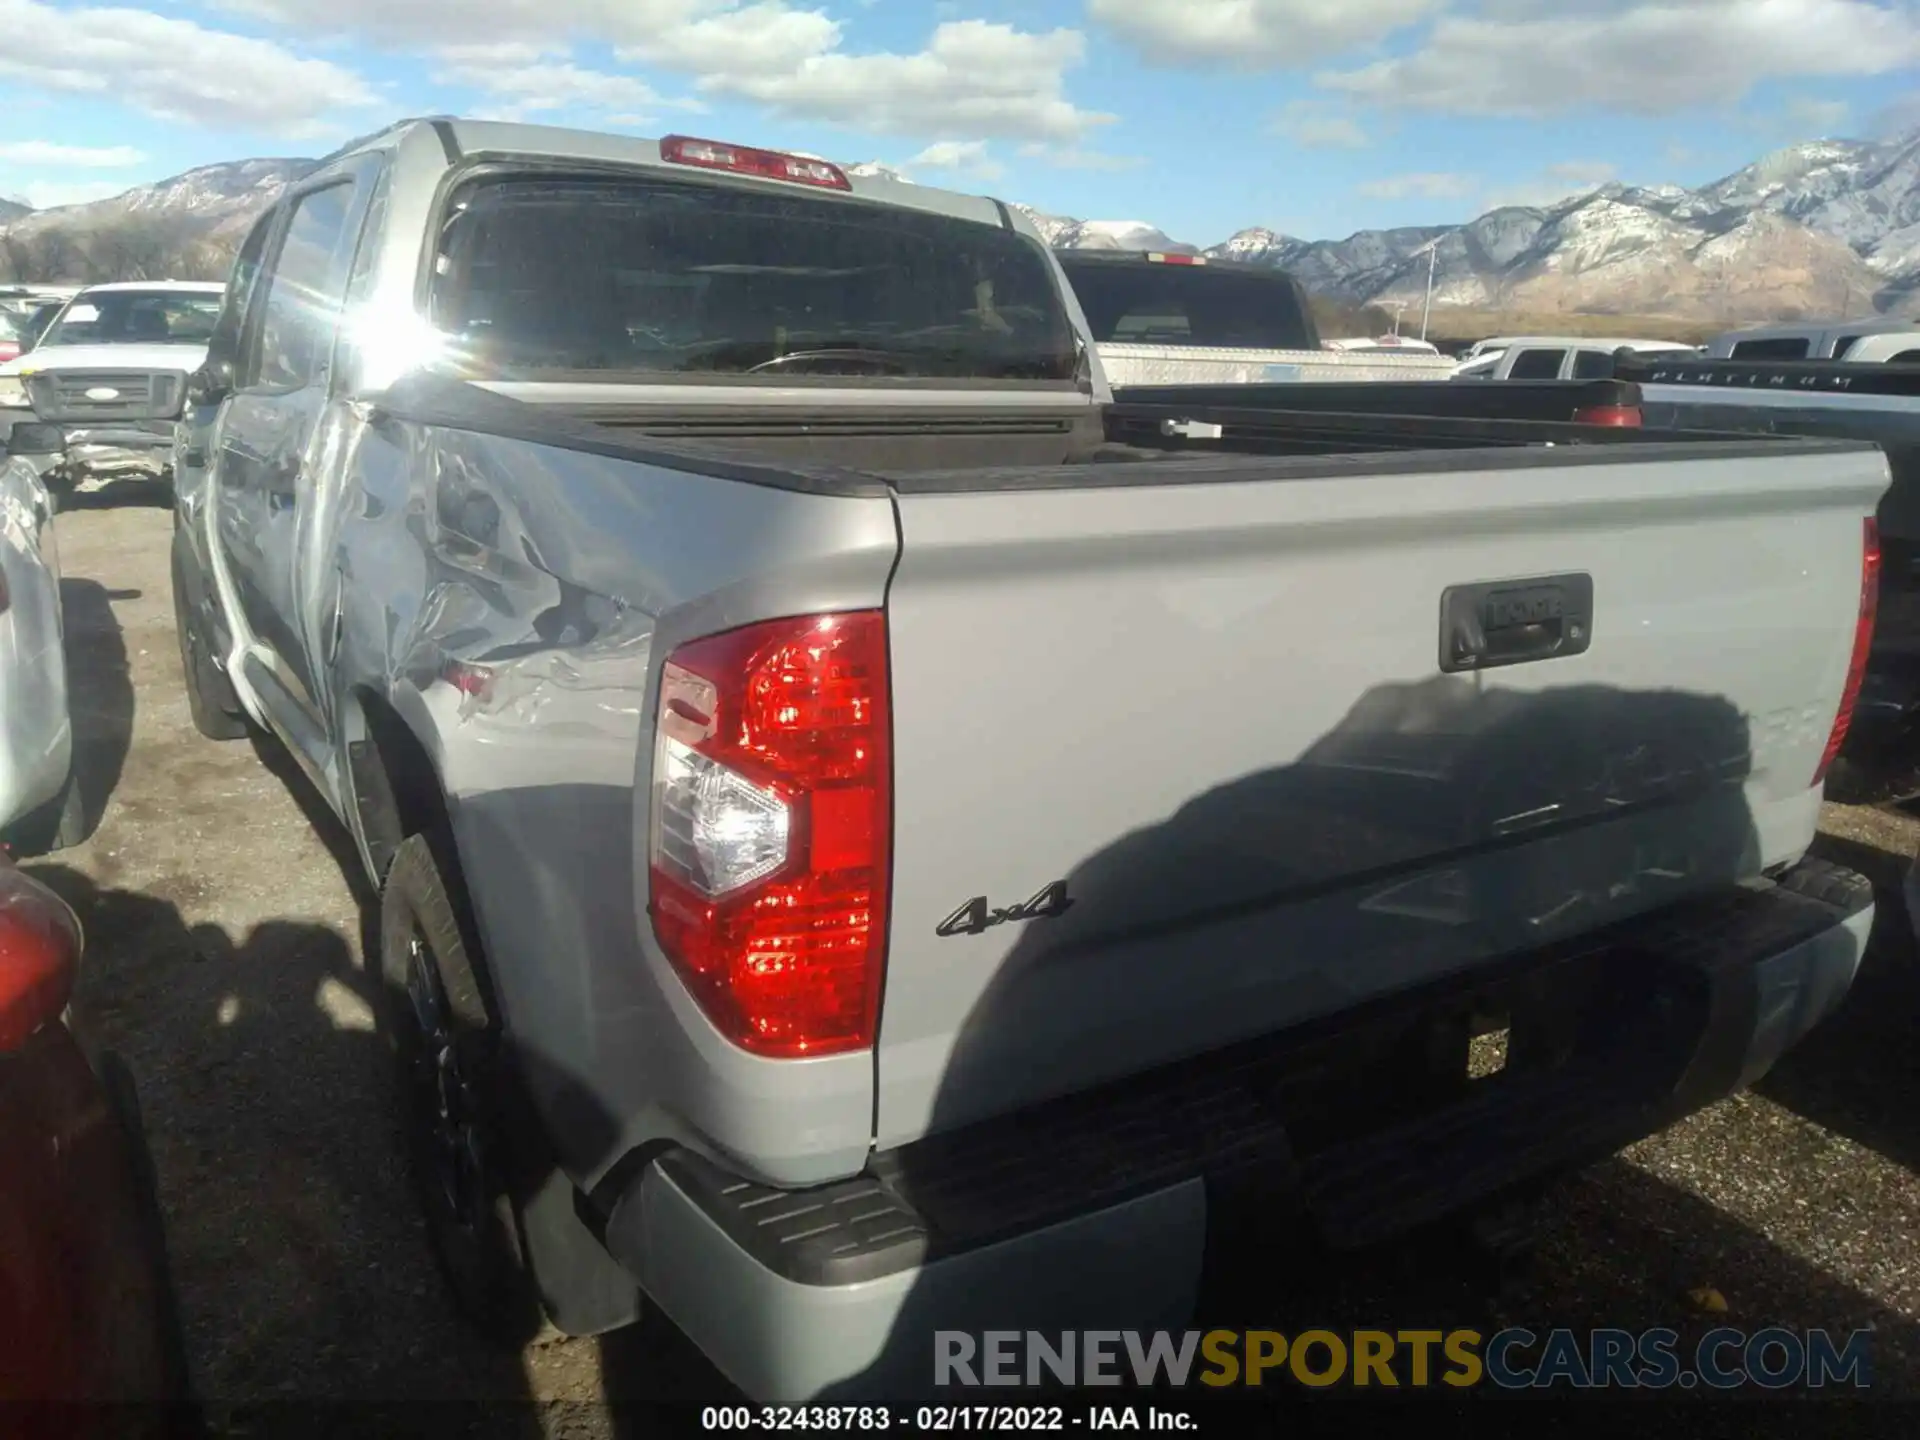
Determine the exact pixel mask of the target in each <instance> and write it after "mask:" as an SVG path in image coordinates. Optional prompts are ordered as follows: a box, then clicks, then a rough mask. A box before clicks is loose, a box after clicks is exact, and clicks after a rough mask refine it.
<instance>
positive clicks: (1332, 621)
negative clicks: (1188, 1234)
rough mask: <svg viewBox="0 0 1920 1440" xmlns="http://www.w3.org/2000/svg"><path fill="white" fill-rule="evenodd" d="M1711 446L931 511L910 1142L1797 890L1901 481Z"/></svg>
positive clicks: (915, 570) (1312, 470)
mask: <svg viewBox="0 0 1920 1440" xmlns="http://www.w3.org/2000/svg"><path fill="white" fill-rule="evenodd" d="M1685 448H1686V450H1687V451H1689V452H1697V453H1690V454H1687V455H1686V456H1685V457H1684V458H1681V456H1680V449H1679V447H1674V446H1662V447H1659V449H1658V452H1657V453H1655V452H1653V451H1648V452H1646V453H1636V451H1637V450H1638V449H1639V447H1631V446H1629V447H1618V448H1615V447H1609V448H1608V450H1607V451H1605V452H1604V453H1603V452H1599V451H1594V452H1584V453H1581V452H1569V451H1566V450H1561V451H1557V452H1556V451H1550V450H1539V449H1535V450H1532V451H1516V452H1513V453H1511V454H1507V455H1496V454H1494V453H1491V452H1476V453H1473V454H1464V453H1456V454H1454V455H1451V456H1446V457H1439V456H1435V457H1423V458H1422V460H1421V461H1420V463H1418V464H1413V465H1410V464H1408V463H1407V462H1406V461H1404V460H1402V461H1401V462H1399V463H1398V464H1397V465H1396V466H1395V467H1394V473H1380V471H1384V470H1385V469H1386V467H1384V466H1381V467H1379V469H1378V470H1376V471H1375V472H1374V473H1369V470H1368V468H1367V467H1368V461H1367V459H1366V457H1358V460H1357V464H1356V463H1341V462H1340V461H1332V462H1328V461H1321V462H1289V461H1285V460H1272V461H1268V462H1262V463H1263V467H1266V468H1262V469H1261V470H1259V471H1258V472H1257V473H1256V477H1255V478H1253V479H1250V480H1249V479H1239V478H1232V479H1229V478H1225V477H1228V476H1233V475H1236V474H1237V475H1239V476H1244V475H1246V474H1247V471H1246V470H1245V469H1244V468H1243V469H1241V470H1239V471H1238V472H1234V471H1232V470H1230V469H1222V470H1220V471H1219V472H1217V475H1218V477H1220V478H1218V481H1217V483H1212V482H1209V483H1179V484H1174V483H1142V482H1143V481H1146V480H1149V479H1150V477H1149V476H1148V475H1147V474H1146V473H1145V472H1147V471H1150V470H1152V469H1153V468H1154V467H1152V466H1151V465H1147V466H1132V467H1122V469H1123V470H1124V474H1123V473H1121V471H1120V470H1116V471H1108V472H1103V471H1100V470H1098V469H1092V470H1090V471H1089V472H1088V474H1087V476H1086V479H1087V481H1088V483H1087V484H1086V485H1085V486H1084V487H1082V488H1069V489H1040V490H1035V489H1023V488H1020V487H1019V486H1018V485H1017V484H1002V485H1000V486H998V487H997V488H995V489H992V490H988V491H969V490H967V489H965V488H964V486H963V483H962V482H961V481H958V480H956V481H953V482H952V483H951V484H949V483H947V482H944V481H942V480H940V479H937V478H933V477H925V478H923V479H922V480H920V481H918V482H914V481H902V482H900V488H899V491H898V507H899V515H900V524H901V533H902V552H901V559H900V563H899V567H898V570H897V572H896V574H895V577H894V581H893V584H892V586H891V589H890V593H889V598H888V614H889V627H890V634H891V646H892V662H891V663H892V667H893V703H894V755H895V769H896V774H895V782H894V784H895V791H894V797H895V798H894V805H895V826H894V829H895V841H894V875H893V904H892V921H891V932H890V936H889V949H888V961H887V973H886V981H885V992H884V997H883V1003H882V1009H881V1022H880V1034H879V1045H878V1050H877V1058H876V1063H877V1067H878V1073H877V1077H876V1079H877V1087H878V1097H877V1112H876V1140H877V1143H878V1144H879V1145H880V1146H882V1147H888V1146H893V1145H897V1144H901V1143H904V1142H906V1141H908V1140H911V1139H914V1138H917V1137H919V1136H921V1135H924V1134H928V1133H931V1132H934V1131H938V1130H944V1129H948V1128H951V1127H953V1126H957V1125H960V1124H963V1123H966V1122H969V1121H973V1120H977V1119H982V1118H985V1117H987V1116H991V1115H995V1114H1002V1113H1005V1112H1008V1111H1011V1110H1014V1109H1017V1108H1019V1107H1021V1106H1024V1105H1027V1104H1030V1103H1032V1102H1034V1101H1037V1100H1040V1099H1042V1098H1046V1097H1050V1096H1054V1095H1059V1094H1064V1093H1068V1092H1072V1091H1075V1090H1079V1089H1082V1088H1084V1087H1087V1086H1089V1085H1093V1084H1097V1083H1099V1082H1101V1081H1105V1080H1110V1079H1115V1078H1118V1077H1121V1076H1124V1075H1127V1074H1132V1073H1135V1072H1139V1071H1142V1070H1146V1069H1148V1068H1150V1067H1152V1066H1155V1065H1158V1064H1162V1063H1165V1062H1168V1061H1172V1060H1175V1059H1179V1058H1181V1057H1185V1056H1189V1055H1193V1054H1197V1053H1201V1052H1204V1051H1207V1050H1211V1049H1214V1048H1217V1047H1220V1046H1223V1045H1226V1044H1228V1043H1231V1042H1234V1041H1237V1040H1242V1039H1247V1038H1251V1037H1253V1036H1257V1035H1261V1034H1265V1033H1270V1032H1273V1031H1276V1030H1279V1029H1282V1028H1284V1027H1286V1026H1288V1025H1291V1024H1294V1023H1297V1022H1300V1021H1304V1020H1307V1019H1309V1018H1312V1017H1314V1016H1317V1015H1321V1014H1325V1013H1327V1012H1330V1011H1334V1010H1338V1009H1342V1008H1344V1007H1347V1006H1350V1005H1353V1004H1356V1003H1358V1002H1361V1001H1363V1000H1367V999H1370V998H1373V997H1377V996H1381V995H1384V994H1387V993H1390V992H1393V991H1396V990H1400V989H1403V988H1405V987H1408V986H1411V985H1414V984H1417V983H1420V982H1423V981H1429V980H1433V979H1436V978H1439V977H1441V976H1443V975H1445V974H1447V973H1449V972H1452V971H1456V970H1458V969H1460V968H1462V967H1467V966H1471V965H1474V964H1476V963H1478V962H1482V961H1485V960H1488V959H1491V958H1493V957H1495V956H1498V955H1501V954H1506V953H1512V952H1515V951H1520V950H1525V949H1528V948H1531V947H1535V946H1538V945H1543V944H1547V943H1550V942H1551V941H1554V940H1556V939H1560V938H1563V937H1565V936H1568V935H1571V934H1575V933H1579V932H1582V931H1585V930H1589V929H1592V928H1594V927H1596V926H1599V925H1601V924H1605V923H1608V922H1610V921H1613V920H1616V919H1624V918H1625V917H1627V916H1629V915H1631V914H1634V913H1639V912H1642V911H1645V910H1648V909H1651V908H1653V907H1656V906H1659V905H1662V904H1665V903H1669V902H1670V901H1674V900H1677V899H1679V898H1682V897H1683V896H1685V895H1687V894H1691V893H1695V892H1698V891H1701V890H1705V889H1709V888H1712V887H1717V886H1724V885H1727V884H1730V883H1733V882H1734V881H1736V880H1738V879H1741V878H1745V877H1749V876H1752V875H1754V874H1757V873H1758V872H1759V871H1761V870H1762V869H1763V868H1766V867H1769V866H1772V865H1775V864H1779V863H1782V862H1786V861H1790V860H1793V859H1795V858H1797V857H1798V856H1799V855H1800V853H1801V852H1802V851H1803V850H1804V849H1805V847H1806V845H1807V844H1808V842H1809V841H1810V840H1811V838H1812V834H1813V828H1814V824H1815V820H1816V817H1817V813H1818V807H1819V799H1820V796H1819V788H1818V786H1817V785H1816V783H1815V772H1816V769H1817V768H1818V765H1819V762H1820V757H1821V753H1822V750H1823V748H1824V746H1825V744H1826V741H1827V738H1828V735H1829V732H1830V730H1831V728H1832V724H1833V720H1834V716H1835V712H1836V710H1837V708H1838V704H1839V699H1840V695H1841V692H1842V689H1843V687H1844V683H1845V679H1846V673H1847V669H1848V664H1849V658H1850V653H1851V649H1852V643H1853V638H1854V632H1855V625H1856V620H1857V618H1858V613H1859V604H1860V595H1861V555H1862V533H1863V520H1864V518H1865V517H1867V516H1870V515H1871V514H1872V513H1873V510H1874V507H1875V505H1876V503H1877V502H1878V501H1879V499H1880V496H1881V493H1882V491H1883V490H1884V489H1885V487H1886V484H1887V468H1886V462H1885V460H1884V458H1883V457H1882V456H1881V455H1880V454H1879V453H1878V452H1876V451H1872V450H1869V449H1864V448H1860V447H1850V446H1837V445H1834V446H1830V445H1825V444H1809V445H1804V446H1803V445H1798V444H1779V445H1774V444H1757V445H1755V446H1751V447H1749V446H1741V445H1725V446H1701V445H1696V446H1688V447H1685ZM1169 473H1170V472H1169ZM1002 478H1003V479H1004V478H1005V477H1002ZM1583 577H1584V578H1583ZM1589 583H1590V595H1591V601H1590V615H1585V614H1582V613H1581V607H1582V600H1581V596H1582V594H1583V593H1585V591H1586V589H1587V586H1588V585H1589ZM1476 586H1481V587H1490V592H1491V598H1490V592H1489V590H1479V591H1472V590H1469V591H1467V592H1465V593H1464V595H1460V596H1458V597H1457V599H1456V603H1455V606H1454V609H1453V610H1452V611H1451V612H1449V613H1450V616H1451V618H1450V619H1449V620H1447V621H1446V622H1445V623H1443V596H1445V595H1446V594H1447V592H1449V591H1450V590H1456V588H1457V587H1476ZM1556 612H1557V613H1558V614H1559V617H1560V618H1559V619H1558V620H1556V619H1554V618H1553V616H1554V614H1555V613H1556ZM1474 620H1478V621H1479V622H1481V628H1482V631H1483V633H1482V634H1480V635H1478V636H1473V637H1472V638H1474V639H1475V640H1477V641H1484V649H1483V653H1488V652H1491V653H1494V654H1496V655H1497V656H1505V657H1518V656H1524V655H1527V654H1529V653H1531V651H1530V649H1529V647H1531V646H1534V645H1550V644H1553V643H1555V642H1554V641H1553V639H1552V636H1553V635H1554V633H1556V631H1555V627H1556V626H1558V627H1559V631H1558V633H1560V634H1561V635H1562V636H1563V639H1562V640H1561V641H1560V642H1559V644H1560V645H1561V647H1562V648H1563V649H1571V650H1575V651H1578V652H1579V653H1573V654H1566V653H1562V654H1558V655H1556V656H1554V657H1553V658H1544V659H1534V660H1517V661H1515V662H1514V663H1505V664H1501V665H1499V666H1498V667H1497V668H1479V669H1477V670H1467V671H1460V672H1455V673H1444V672H1443V663H1444V662H1443V654H1445V653H1450V647H1451V646H1452V645H1453V644H1454V643H1455V642H1456V641H1458V640H1461V639H1462V638H1463V637H1465V636H1468V635H1469V634H1470V632H1471V631H1472V628H1473V621H1474ZM1508 622H1511V624H1509V623H1508ZM1462 624H1465V625H1466V627H1467V629H1466V630H1465V631H1463V630H1462V628H1461V626H1462ZM1503 625H1504V626H1506V628H1500V627H1501V626H1503ZM1575 629H1578V630H1584V631H1585V632H1586V633H1585V634H1584V635H1576V634H1574V633H1573V632H1574V630H1575ZM1583 646H1584V648H1582V647H1583Z"/></svg>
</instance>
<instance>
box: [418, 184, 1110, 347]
mask: <svg viewBox="0 0 1920 1440" xmlns="http://www.w3.org/2000/svg"><path fill="white" fill-rule="evenodd" d="M434 272H435V278H434V282H433V287H432V290H431V292H430V314H431V318H432V321H433V324H434V326H435V328H436V329H437V330H439V331H440V332H441V334H442V335H443V336H446V337H447V339H448V341H449V343H450V348H451V351H452V359H453V364H454V366H455V368H456V369H457V370H458V371H459V373H461V374H463V375H465V376H467V377H468V378H471V379H487V380H501V381H515V380H519V381H537V380H553V379H558V378H565V377H579V376H583V375H584V376H591V377H595V378H601V377H605V376H607V375H610V374H621V375H627V374H633V375H660V374H668V375H674V376H678V377H686V378H689V379H691V378H700V379H718V378H725V377H739V376H753V377H754V378H756V379H761V377H763V376H764V377H766V378H765V379H764V380H762V383H771V382H772V381H774V380H776V379H778V380H784V379H787V378H796V377H804V376H807V375H810V374H811V375H821V374H831V375H846V376H853V377H855V378H856V379H858V380H861V381H863V382H871V383H885V382H886V381H888V380H924V379H960V380H966V381H970V382H992V381H1022V382H1027V383H1031V382H1033V381H1059V382H1062V383H1067V384H1070V383H1072V381H1073V379H1074V375H1075V368H1076V362H1077V360H1078V348H1077V344H1076V341H1075V337H1074V332H1073V327H1072V324H1071V322H1070V320H1069V319H1068V316H1067V312H1066V308H1065V305H1064V303H1063V302H1062V300H1061V297H1060V293H1059V288H1058V286H1057V285H1056V283H1055V281H1054V276H1053V271H1052V268H1051V266H1050V265H1049V264H1048V263H1047V258H1046V252H1045V251H1044V250H1042V249H1041V248H1040V246H1039V245H1037V244H1036V243H1034V242H1033V241H1031V240H1029V239H1027V238H1026V237H1024V236H1022V235H1020V234H1018V233H1016V232H1014V231H1012V230H1010V229H1007V228H1005V227H1004V226H1000V225H993V224H983V223H980V222H978V221H972V220H966V219H958V218H953V217H949V216H944V215H938V214H931V213H926V212H922V211H917V210H912V209H907V208H903V207H900V206H894V205H882V204H877V203H874V202H872V201H867V200H862V199H860V198H858V197H849V196H844V195H838V194H835V195H816V194H812V193H807V194H789V193H786V192H785V191H784V190H782V191H777V192H776V191H773V190H771V189H767V188H761V187H759V186H750V185H746V184H735V183H712V182H689V181H685V180H681V179H678V178H671V179H669V178H665V177H660V178H656V177H653V176H650V175H646V174H636V175H634V176H632V177H593V178H577V179H576V178H566V177H544V176H532V175H526V176H502V177H497V178H488V179H483V180H478V181H475V182H473V183H471V184H469V185H468V186H467V187H466V188H465V189H464V190H462V191H461V192H459V193H458V194H457V195H456V196H455V198H454V200H453V202H452V204H451V206H450V208H449V211H448V214H447V218H446V221H445V223H444V225H443V227H442V234H441V242H440V246H439V253H438V255H437V256H436V257H435V261H434Z"/></svg>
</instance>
